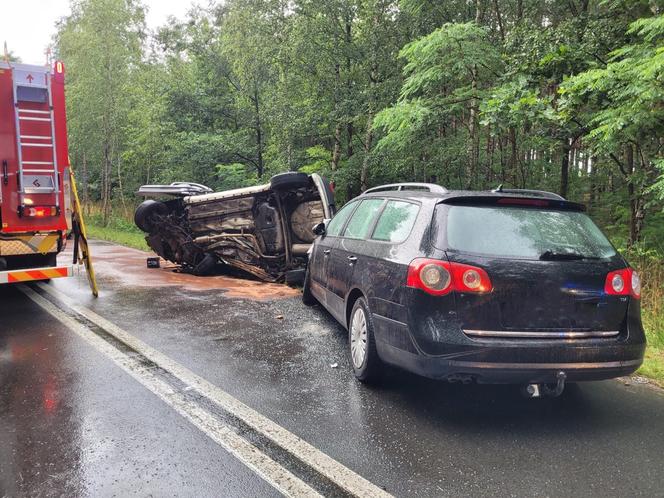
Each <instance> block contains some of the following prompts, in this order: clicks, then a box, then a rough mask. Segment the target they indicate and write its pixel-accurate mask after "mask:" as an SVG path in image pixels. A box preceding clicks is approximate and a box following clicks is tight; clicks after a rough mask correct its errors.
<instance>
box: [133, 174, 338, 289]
mask: <svg viewBox="0 0 664 498" xmlns="http://www.w3.org/2000/svg"><path fill="white" fill-rule="evenodd" d="M138 193H139V194H140V195H143V196H146V197H148V196H149V197H157V198H159V199H160V200H153V199H148V200H146V201H144V202H143V203H141V204H140V205H139V206H138V208H136V212H135V214H134V221H135V222H136V225H137V226H138V227H139V228H140V229H141V230H142V231H144V232H146V233H147V235H146V241H147V243H148V245H149V246H150V247H151V248H152V249H153V250H154V251H155V252H156V253H157V254H159V255H160V256H161V257H162V258H164V259H166V260H168V261H172V262H173V263H176V264H179V265H180V266H181V268H182V269H183V271H187V272H191V273H194V274H196V275H208V274H211V273H213V272H214V271H215V270H216V269H217V268H218V266H219V264H222V265H227V266H229V267H232V268H236V269H239V270H241V271H243V272H247V273H249V274H251V275H253V276H255V277H257V278H259V279H261V280H265V281H269V282H276V281H283V280H287V281H290V280H292V281H296V280H298V278H299V277H301V276H302V275H303V270H304V268H305V267H306V263H307V251H308V250H309V247H310V245H311V243H312V242H313V240H314V239H315V237H316V235H315V234H314V232H313V227H314V225H316V224H318V223H320V222H321V221H323V220H324V219H329V218H332V216H333V215H334V210H335V206H334V196H333V193H332V189H331V188H330V185H329V183H328V182H327V181H326V180H325V179H323V178H322V177H321V176H319V175H317V174H312V175H307V174H305V173H296V172H289V173H281V174H279V175H275V176H273V177H272V178H271V179H270V183H268V184H265V185H258V186H255V187H247V188H240V189H236V190H229V191H225V192H213V191H212V190H211V189H209V188H208V187H205V186H203V185H199V184H195V183H186V182H178V183H172V184H170V185H144V186H142V187H141V188H140V189H139V191H138Z"/></svg>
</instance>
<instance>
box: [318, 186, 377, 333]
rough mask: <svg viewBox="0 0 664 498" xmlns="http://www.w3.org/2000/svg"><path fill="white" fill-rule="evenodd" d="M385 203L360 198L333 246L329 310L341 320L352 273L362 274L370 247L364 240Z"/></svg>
mask: <svg viewBox="0 0 664 498" xmlns="http://www.w3.org/2000/svg"><path fill="white" fill-rule="evenodd" d="M384 204H385V200H384V199H382V198H376V197H371V198H367V199H363V200H362V201H360V204H359V206H358V207H357V209H355V211H354V212H353V215H352V216H351V218H350V220H349V221H348V223H347V224H346V227H345V229H344V232H343V234H342V236H341V237H340V238H339V241H338V243H337V245H336V246H335V247H333V248H332V252H331V255H330V262H329V267H328V275H327V285H328V291H329V292H328V309H329V310H330V312H331V313H332V314H333V315H335V317H336V318H337V319H338V320H340V321H342V322H343V321H344V319H345V316H344V315H345V302H346V297H347V295H348V292H349V291H350V289H351V285H352V282H353V276H354V274H356V273H358V274H361V273H362V269H363V267H364V266H365V265H366V264H367V257H368V256H367V250H369V247H368V244H367V240H366V239H367V238H368V237H369V235H371V232H372V230H373V227H374V225H375V222H376V219H377V217H378V215H379V214H380V212H381V210H382V208H383V206H384Z"/></svg>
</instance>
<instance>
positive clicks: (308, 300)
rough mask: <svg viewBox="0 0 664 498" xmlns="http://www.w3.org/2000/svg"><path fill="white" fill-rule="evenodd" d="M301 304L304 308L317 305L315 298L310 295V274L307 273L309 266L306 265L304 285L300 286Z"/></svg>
mask: <svg viewBox="0 0 664 498" xmlns="http://www.w3.org/2000/svg"><path fill="white" fill-rule="evenodd" d="M302 302H303V303H304V304H305V305H306V306H313V305H314V304H316V303H317V301H316V298H315V297H314V295H313V294H312V293H311V274H310V273H309V265H307V272H306V273H305V274H304V284H303V286H302Z"/></svg>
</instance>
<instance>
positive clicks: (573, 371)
mask: <svg viewBox="0 0 664 498" xmlns="http://www.w3.org/2000/svg"><path fill="white" fill-rule="evenodd" d="M376 344H377V347H378V353H379V355H380V357H381V359H382V360H383V361H385V362H387V363H390V364H392V365H396V366H398V367H401V368H404V369H405V370H408V371H411V372H413V373H416V374H419V375H423V376H425V377H429V378H433V379H447V380H459V381H475V382H478V383H488V384H521V383H524V384H525V383H544V382H555V379H556V375H557V374H558V372H561V371H562V372H565V375H566V377H567V380H568V381H569V382H577V381H591V380H605V379H612V378H615V377H620V376H623V375H629V374H631V373H633V372H634V371H635V370H637V369H638V368H639V366H640V365H641V363H642V362H643V350H644V348H645V345H643V346H637V347H629V348H626V349H623V348H620V350H618V349H616V348H611V349H613V351H614V353H618V354H617V355H616V356H614V358H611V359H609V358H607V357H606V355H602V356H604V359H602V360H601V361H600V360H597V361H595V360H592V359H590V357H589V355H588V354H587V353H588V352H587V351H584V350H583V349H585V348H583V349H580V350H579V349H577V348H575V347H569V346H568V347H566V348H565V352H564V353H559V354H557V355H556V358H555V360H554V359H553V358H551V356H550V355H548V354H546V352H545V350H549V351H548V352H550V348H547V347H546V346H542V349H541V350H539V348H532V349H531V348H528V349H530V351H529V353H530V354H529V355H528V356H531V355H532V356H531V358H533V357H534V358H537V357H539V358H540V359H538V360H537V361H532V360H528V361H520V360H518V358H519V355H518V354H516V355H515V353H516V351H515V350H514V349H513V348H505V349H503V348H490V349H488V350H485V351H482V352H481V353H480V352H479V351H474V352H471V353H470V354H467V355H464V354H460V353H459V354H456V355H448V356H429V355H425V354H418V353H412V352H408V351H405V350H403V349H399V348H396V347H394V346H391V345H389V344H387V343H385V342H382V341H377V343H376ZM628 352H629V353H631V355H629V354H626V353H628ZM477 353H480V354H479V355H478V354H477ZM538 353H539V354H538ZM542 353H543V354H542ZM464 356H466V357H468V356H477V359H469V358H464ZM547 357H548V358H547ZM544 358H547V359H548V360H550V361H542V359H544ZM622 358H628V359H622Z"/></svg>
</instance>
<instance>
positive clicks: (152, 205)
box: [134, 199, 168, 233]
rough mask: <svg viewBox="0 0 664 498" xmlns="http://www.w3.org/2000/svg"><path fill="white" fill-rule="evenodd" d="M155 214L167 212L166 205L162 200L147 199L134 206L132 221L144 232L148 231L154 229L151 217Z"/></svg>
mask: <svg viewBox="0 0 664 498" xmlns="http://www.w3.org/2000/svg"><path fill="white" fill-rule="evenodd" d="M157 214H158V215H162V216H163V215H166V214H168V206H166V204H164V203H163V202H159V201H153V200H152V199H148V200H147V201H143V202H142V203H141V204H140V205H139V206H138V207H137V208H136V212H135V213H134V223H136V226H137V227H138V228H140V229H141V230H143V231H144V232H147V233H150V232H152V230H154V223H153V220H152V217H153V216H154V215H157Z"/></svg>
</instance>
